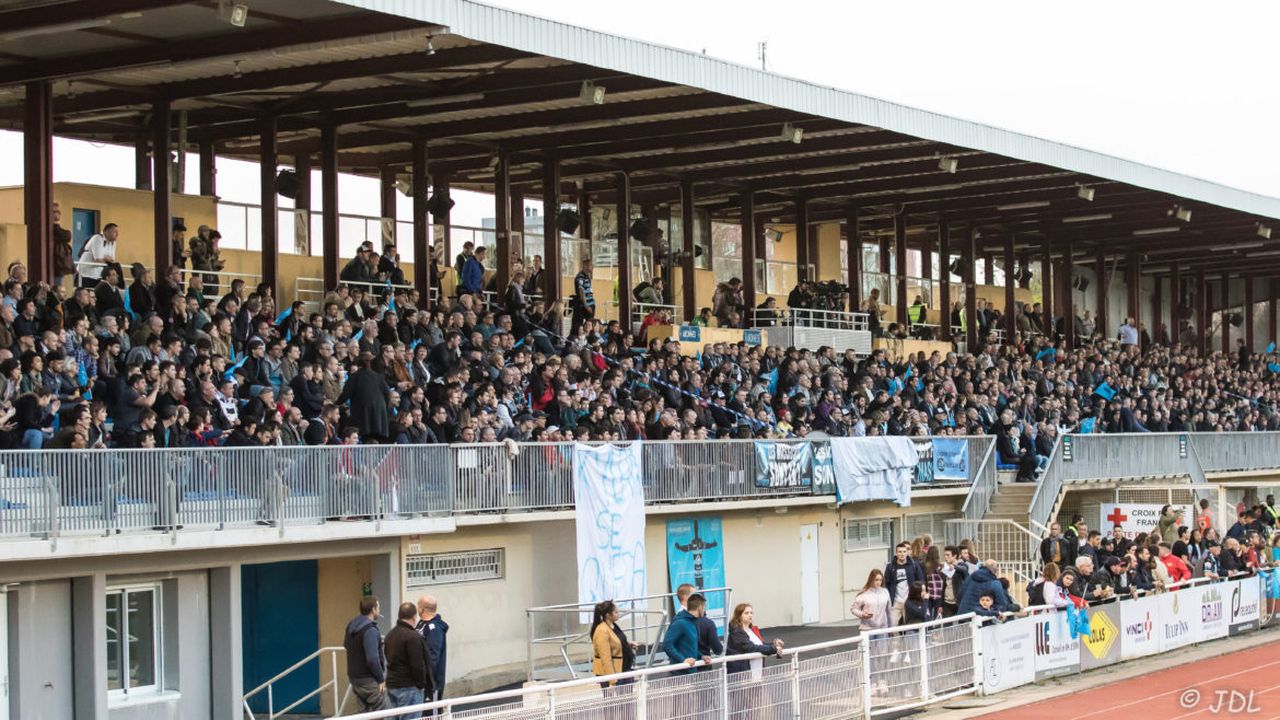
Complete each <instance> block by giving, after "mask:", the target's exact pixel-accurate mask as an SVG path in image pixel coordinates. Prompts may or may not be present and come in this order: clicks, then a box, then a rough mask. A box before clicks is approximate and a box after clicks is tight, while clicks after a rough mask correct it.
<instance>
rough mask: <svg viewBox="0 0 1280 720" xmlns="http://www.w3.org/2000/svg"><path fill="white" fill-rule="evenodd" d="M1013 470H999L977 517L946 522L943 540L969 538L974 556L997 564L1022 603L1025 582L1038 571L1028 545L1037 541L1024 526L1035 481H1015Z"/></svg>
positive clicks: (1017, 599) (1016, 597)
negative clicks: (986, 504) (985, 506)
mask: <svg viewBox="0 0 1280 720" xmlns="http://www.w3.org/2000/svg"><path fill="white" fill-rule="evenodd" d="M1013 478H1014V473H1005V472H1001V473H1000V482H999V483H998V484H997V485H996V488H995V494H994V495H992V496H991V506H990V508H989V509H988V510H987V512H986V514H985V515H983V517H982V519H980V520H951V521H948V523H947V525H948V536H947V541H948V542H950V543H958V542H960V541H962V540H969V541H970V542H972V543H973V545H974V546H975V547H976V549H977V553H978V557H979V558H981V559H983V560H995V561H996V562H998V563H1000V575H1002V576H1004V577H1007V578H1008V579H1009V583H1010V586H1011V588H1010V589H1011V590H1012V591H1013V594H1014V599H1015V601H1017V602H1019V603H1020V604H1025V600H1026V598H1025V596H1024V593H1025V588H1026V584H1027V582H1028V581H1029V580H1031V578H1032V577H1034V576H1035V575H1036V573H1037V572H1038V564H1037V563H1036V562H1035V558H1034V557H1032V556H1031V552H1030V548H1031V546H1032V544H1033V542H1034V541H1036V540H1037V537H1036V536H1035V533H1034V532H1033V531H1032V530H1030V529H1029V528H1028V525H1029V524H1030V523H1029V521H1028V517H1027V507H1028V505H1030V504H1031V498H1032V496H1033V495H1034V494H1035V491H1036V484H1035V483H1015V482H1014V481H1013Z"/></svg>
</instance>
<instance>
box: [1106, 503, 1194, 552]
mask: <svg viewBox="0 0 1280 720" xmlns="http://www.w3.org/2000/svg"><path fill="white" fill-rule="evenodd" d="M1162 507H1164V506H1163V505H1145V504H1141V503H1102V505H1101V506H1100V507H1099V517H1100V522H1099V524H1098V529H1099V530H1100V531H1101V532H1102V534H1103V535H1111V533H1112V531H1113V530H1114V529H1115V526H1116V525H1119V526H1120V529H1121V530H1123V531H1124V536H1125V537H1127V538H1129V539H1130V540H1132V539H1133V538H1136V537H1137V536H1138V535H1140V534H1141V533H1148V534H1149V533H1151V532H1152V531H1154V530H1156V529H1158V528H1159V527H1160V509H1161V508H1162ZM1177 507H1181V508H1182V524H1183V525H1187V526H1188V527H1189V526H1191V525H1192V524H1193V522H1194V520H1195V517H1196V516H1195V513H1194V512H1193V511H1192V509H1191V506H1190V505H1181V506H1177ZM1175 539H1176V538H1175ZM1170 542H1172V540H1170Z"/></svg>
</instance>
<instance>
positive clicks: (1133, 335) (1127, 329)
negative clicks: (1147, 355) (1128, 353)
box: [1119, 317, 1138, 347]
mask: <svg viewBox="0 0 1280 720" xmlns="http://www.w3.org/2000/svg"><path fill="white" fill-rule="evenodd" d="M1119 338H1120V346H1121V347H1125V346H1128V345H1137V344H1138V324H1137V323H1135V322H1134V321H1133V318H1131V317H1127V318H1125V319H1124V324H1123V325H1121V326H1120V332H1119Z"/></svg>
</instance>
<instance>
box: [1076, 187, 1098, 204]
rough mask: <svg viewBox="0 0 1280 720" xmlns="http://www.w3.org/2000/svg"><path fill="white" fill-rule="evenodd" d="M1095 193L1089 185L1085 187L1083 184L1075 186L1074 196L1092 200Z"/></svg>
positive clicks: (1087, 200)
mask: <svg viewBox="0 0 1280 720" xmlns="http://www.w3.org/2000/svg"><path fill="white" fill-rule="evenodd" d="M1095 193H1097V191H1096V190H1094V189H1093V188H1091V187H1085V186H1084V185H1081V186H1080V187H1078V188H1076V197H1078V198H1080V199H1081V200H1084V201H1086V202H1093V196H1094V194H1095Z"/></svg>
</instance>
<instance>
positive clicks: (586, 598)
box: [573, 442, 648, 622]
mask: <svg viewBox="0 0 1280 720" xmlns="http://www.w3.org/2000/svg"><path fill="white" fill-rule="evenodd" d="M640 452H641V450H640V443H638V442H633V443H631V444H630V445H629V446H627V447H618V446H615V445H599V446H594V447H593V446H588V445H583V444H580V443H579V444H575V445H574V446H573V491H574V500H575V510H576V514H577V529H578V602H579V603H582V604H584V605H585V604H595V603H598V602H600V601H602V600H616V599H620V598H628V597H642V596H644V595H645V594H646V592H647V590H648V584H647V580H646V577H645V550H644V487H643V484H642V477H641V475H642V473H641V468H642V464H641V461H640ZM584 617H585V619H584V620H583V622H590V613H585V614H584Z"/></svg>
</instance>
